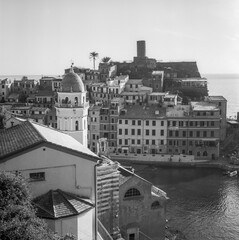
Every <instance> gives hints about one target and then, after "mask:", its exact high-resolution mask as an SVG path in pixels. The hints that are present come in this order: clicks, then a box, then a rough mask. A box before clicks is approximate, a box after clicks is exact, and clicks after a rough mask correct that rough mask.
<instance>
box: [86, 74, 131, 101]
mask: <svg viewBox="0 0 239 240" xmlns="http://www.w3.org/2000/svg"><path fill="white" fill-rule="evenodd" d="M128 80H129V76H128V75H121V76H116V77H115V78H109V79H107V81H106V83H93V84H92V85H91V87H90V90H89V92H90V93H89V97H90V102H91V103H103V104H104V105H107V104H108V103H109V102H110V101H111V100H112V99H113V98H117V97H119V96H120V94H121V93H122V91H123V90H124V89H125V85H126V83H127V81H128Z"/></svg>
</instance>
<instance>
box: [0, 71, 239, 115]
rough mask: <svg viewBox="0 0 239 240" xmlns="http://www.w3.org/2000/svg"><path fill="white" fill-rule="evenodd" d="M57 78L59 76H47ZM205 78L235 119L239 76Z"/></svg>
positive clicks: (37, 77)
mask: <svg viewBox="0 0 239 240" xmlns="http://www.w3.org/2000/svg"><path fill="white" fill-rule="evenodd" d="M25 76H27V77H28V78H29V79H35V80H39V79H40V78H41V77H43V75H25ZM47 76H53V77H56V76H59V75H47ZM201 76H202V77H205V78H207V81H208V90H209V95H211V96H223V97H224V98H225V99H226V100H227V117H228V118H231V119H236V116H237V112H239V74H201ZM7 77H8V78H10V79H12V80H14V79H17V80H20V79H21V78H22V77H23V75H0V79H4V78H7Z"/></svg>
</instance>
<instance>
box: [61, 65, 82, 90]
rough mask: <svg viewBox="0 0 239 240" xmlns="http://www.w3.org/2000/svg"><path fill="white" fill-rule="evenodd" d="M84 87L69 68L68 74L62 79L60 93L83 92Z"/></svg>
mask: <svg viewBox="0 0 239 240" xmlns="http://www.w3.org/2000/svg"><path fill="white" fill-rule="evenodd" d="M84 91H85V87H84V84H83V82H82V80H81V77H80V76H79V75H77V74H76V73H74V70H73V68H72V67H71V69H70V72H69V73H67V74H66V75H65V76H64V77H63V79H62V92H84Z"/></svg>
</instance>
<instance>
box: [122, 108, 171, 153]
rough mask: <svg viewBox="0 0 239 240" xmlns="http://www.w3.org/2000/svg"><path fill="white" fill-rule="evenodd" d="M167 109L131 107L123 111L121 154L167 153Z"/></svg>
mask: <svg viewBox="0 0 239 240" xmlns="http://www.w3.org/2000/svg"><path fill="white" fill-rule="evenodd" d="M166 144H167V120H166V109H165V108H158V106H153V105H152V106H145V105H144V106H141V105H131V106H127V107H125V108H124V109H122V111H121V114H120V116H119V121H118V137H117V151H118V152H119V153H139V154H140V153H145V154H146V153H151V154H156V153H166V151H167V145H166Z"/></svg>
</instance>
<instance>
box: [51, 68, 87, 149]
mask: <svg viewBox="0 0 239 240" xmlns="http://www.w3.org/2000/svg"><path fill="white" fill-rule="evenodd" d="M55 107H56V116H57V127H58V129H59V130H61V131H65V132H66V133H67V134H69V135H71V136H72V137H74V138H75V139H76V140H78V141H79V142H80V143H81V144H83V145H84V146H85V147H87V116H88V108H89V102H87V101H86V90H85V87H84V84H83V82H82V79H81V78H80V77H79V76H78V75H77V74H76V73H74V70H73V67H71V69H70V72H69V73H67V74H66V75H65V76H64V77H63V79H62V89H61V91H59V92H58V96H57V103H56V106H55Z"/></svg>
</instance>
